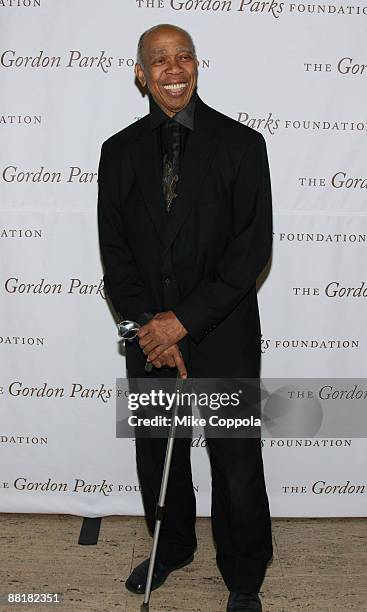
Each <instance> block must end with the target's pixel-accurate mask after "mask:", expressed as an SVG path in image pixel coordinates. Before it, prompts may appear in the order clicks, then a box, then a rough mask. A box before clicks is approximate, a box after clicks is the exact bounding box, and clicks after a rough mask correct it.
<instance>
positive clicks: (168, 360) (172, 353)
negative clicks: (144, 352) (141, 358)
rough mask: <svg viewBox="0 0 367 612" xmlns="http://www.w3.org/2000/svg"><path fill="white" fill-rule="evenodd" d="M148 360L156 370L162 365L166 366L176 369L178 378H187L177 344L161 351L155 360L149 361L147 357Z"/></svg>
mask: <svg viewBox="0 0 367 612" xmlns="http://www.w3.org/2000/svg"><path fill="white" fill-rule="evenodd" d="M148 360H149V361H151V363H152V364H153V365H154V366H155V367H156V368H161V367H162V366H164V365H167V366H169V367H170V368H177V369H178V375H179V377H180V378H187V370H186V366H185V362H184V360H183V357H182V353H181V351H180V349H179V348H178V346H177V344H174V345H173V346H170V347H168V348H167V349H165V350H164V351H162V352H161V353H160V354H159V357H156V358H155V359H150V356H149V355H148Z"/></svg>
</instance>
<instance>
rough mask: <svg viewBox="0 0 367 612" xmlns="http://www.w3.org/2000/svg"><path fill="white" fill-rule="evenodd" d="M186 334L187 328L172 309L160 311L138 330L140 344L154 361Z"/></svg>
mask: <svg viewBox="0 0 367 612" xmlns="http://www.w3.org/2000/svg"><path fill="white" fill-rule="evenodd" d="M186 334H187V330H186V329H185V327H184V326H183V325H182V323H181V322H180V321H179V320H178V318H177V317H176V315H175V313H174V312H173V311H172V310H168V311H167V312H159V313H158V314H156V315H155V316H154V317H153V319H151V320H150V321H149V322H148V323H146V324H145V325H142V327H141V328H140V329H139V331H138V337H139V344H140V346H141V348H142V349H143V351H144V353H145V354H146V355H148V356H149V360H150V361H152V362H153V361H154V359H156V358H157V357H158V356H159V355H160V354H161V353H162V352H163V351H164V350H165V349H167V348H169V347H170V346H173V345H174V344H177V342H178V341H179V340H181V338H183V337H184V336H186Z"/></svg>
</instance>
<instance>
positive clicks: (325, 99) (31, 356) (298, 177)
mask: <svg viewBox="0 0 367 612" xmlns="http://www.w3.org/2000/svg"><path fill="white" fill-rule="evenodd" d="M162 22H169V23H174V24H178V25H180V26H182V27H184V28H186V29H188V30H189V31H190V32H191V34H192V36H193V38H194V41H195V43H196V47H197V52H198V58H199V61H200V75H199V93H200V95H201V97H202V99H203V100H204V101H205V102H207V103H208V104H209V105H211V106H213V107H215V108H217V109H218V110H220V111H222V112H224V113H225V114H227V115H229V116H231V117H233V118H235V119H236V120H238V121H240V122H242V123H244V124H246V125H249V126H251V127H254V128H255V129H258V130H259V131H260V132H261V133H262V134H263V135H264V137H265V139H266V142H267V146H268V154H269V161H270V166H271V175H272V185H273V197H274V252H273V262H272V267H271V270H270V274H269V276H268V278H267V280H266V282H265V283H264V284H263V286H262V287H261V289H260V291H259V301H260V308H261V321H262V330H263V365H262V376H263V377H274V378H277V377H282V378H286V377H290V378H293V377H302V378H307V377H317V378H323V377H334V378H339V377H340V378H341V377H343V378H348V377H350V378H352V377H359V378H363V377H364V376H365V373H366V343H367V326H366V324H365V321H366V318H365V315H366V297H367V276H366V261H367V260H366V235H367V216H366V204H367V198H366V194H367V191H366V189H367V167H366V134H367V115H366V91H367V90H366V83H367V55H366V47H365V32H366V25H367V2H363V1H359V0H358V1H357V0H356V1H355V2H352V3H350V4H349V3H347V2H344V1H342V0H338V1H329V2H319V3H318V2H312V0H307V2H306V1H305V2H299V1H298V0H294V2H290V1H288V0H285V1H279V0H270V1H269V2H258V1H255V0H227V1H224V0H182V1H181V0H109V2H100V1H98V0H74V1H73V2H70V1H68V0H57V1H56V0H2V1H1V2H0V28H1V30H0V34H1V58H0V79H1V97H0V136H1V147H0V187H1V225H0V239H1V242H0V245H1V272H0V304H1V320H0V352H1V360H2V365H1V378H0V391H1V393H0V399H1V404H0V418H1V420H0V460H1V462H0V511H3V512H61V513H71V514H77V515H85V516H101V515H108V514H140V513H142V505H141V500H140V492H139V486H138V482H137V476H136V472H135V454H134V441H133V440H123V439H116V438H115V381H116V378H117V377H123V376H124V373H125V363H124V357H123V355H121V352H120V349H119V345H118V343H117V335H116V327H115V323H114V321H113V318H112V316H111V314H110V311H109V309H108V306H107V303H106V300H105V297H104V294H103V284H102V268H101V262H100V257H99V249H98V236H97V226H96V195H97V182H96V176H97V175H96V171H97V166H98V160H99V153H100V146H101V143H102V142H103V141H104V140H105V139H106V138H107V137H108V136H110V135H111V134H112V133H114V132H117V131H118V130H120V129H121V128H123V127H124V126H126V125H128V124H130V123H132V122H133V121H135V120H136V119H137V118H139V117H141V116H143V115H144V114H146V113H147V109H148V107H147V99H146V98H143V97H142V96H141V94H140V93H139V91H138V89H137V87H136V86H135V84H134V74H133V65H134V61H135V51H136V43H137V39H138V37H139V35H140V33H141V32H142V31H143V30H145V29H147V28H148V27H150V26H152V25H154V24H157V23H162ZM313 433H314V437H309V438H305V437H299V438H286V437H284V438H281V437H271V436H269V435H268V436H266V437H264V440H263V456H264V461H265V469H266V479H267V486H268V492H269V497H270V503H271V511H272V515H273V516H361V515H365V514H366V509H367V504H366V499H367V481H366V470H365V467H366V454H367V453H366V449H367V444H366V440H365V439H363V438H359V439H358V438H356V437H353V436H349V437H348V436H343V435H342V432H341V434H340V435H339V437H335V436H333V437H331V436H330V437H328V435H327V434H326V435H325V436H324V437H320V436H319V435H317V432H316V433H315V432H313ZM204 444H205V440H203V439H200V440H197V441H196V445H195V446H194V447H193V449H192V461H193V468H194V480H195V488H196V491H197V499H198V512H199V514H201V515H207V514H209V512H210V472H209V462H208V459H207V455H206V451H205V447H204Z"/></svg>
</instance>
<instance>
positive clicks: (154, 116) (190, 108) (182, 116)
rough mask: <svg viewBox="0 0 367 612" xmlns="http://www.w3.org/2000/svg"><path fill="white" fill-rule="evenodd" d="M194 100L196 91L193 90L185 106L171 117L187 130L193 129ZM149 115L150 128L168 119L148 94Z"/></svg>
mask: <svg viewBox="0 0 367 612" xmlns="http://www.w3.org/2000/svg"><path fill="white" fill-rule="evenodd" d="M196 100H197V93H196V91H194V93H193V94H192V96H191V98H190V100H189V102H188V103H187V104H186V106H185V107H184V108H183V109H181V110H180V111H179V112H178V113H176V114H175V115H174V116H173V117H172V119H173V121H176V122H177V123H179V124H180V125H183V126H184V127H186V128H188V129H189V130H193V129H194V114H195V106H196ZM149 117H150V126H151V128H152V130H154V129H155V128H156V127H158V125H161V124H162V123H165V122H166V121H167V119H169V116H168V115H166V113H165V112H164V111H163V110H162V109H161V107H160V106H158V104H157V103H156V101H155V100H154V98H153V96H152V95H151V94H149Z"/></svg>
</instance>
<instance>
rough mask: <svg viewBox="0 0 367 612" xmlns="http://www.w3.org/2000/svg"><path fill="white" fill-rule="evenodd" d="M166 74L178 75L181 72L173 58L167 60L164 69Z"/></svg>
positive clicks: (178, 64) (179, 66)
mask: <svg viewBox="0 0 367 612" xmlns="http://www.w3.org/2000/svg"><path fill="white" fill-rule="evenodd" d="M166 71H167V72H170V73H171V72H172V73H178V72H181V71H182V68H181V65H180V63H179V62H178V61H177V59H176V58H175V57H174V56H171V57H169V58H168V66H167V69H166Z"/></svg>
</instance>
